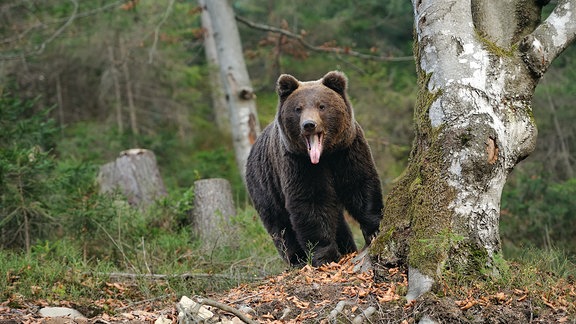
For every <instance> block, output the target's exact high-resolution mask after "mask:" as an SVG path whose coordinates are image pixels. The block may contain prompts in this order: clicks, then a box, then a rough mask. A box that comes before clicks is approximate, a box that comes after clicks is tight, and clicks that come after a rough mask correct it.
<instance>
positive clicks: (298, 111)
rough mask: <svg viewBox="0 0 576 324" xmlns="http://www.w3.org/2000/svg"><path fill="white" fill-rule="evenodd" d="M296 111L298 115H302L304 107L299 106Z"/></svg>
mask: <svg viewBox="0 0 576 324" xmlns="http://www.w3.org/2000/svg"><path fill="white" fill-rule="evenodd" d="M294 110H295V111H296V113H298V114H299V113H301V112H302V107H300V106H298V107H296V108H295V109H294Z"/></svg>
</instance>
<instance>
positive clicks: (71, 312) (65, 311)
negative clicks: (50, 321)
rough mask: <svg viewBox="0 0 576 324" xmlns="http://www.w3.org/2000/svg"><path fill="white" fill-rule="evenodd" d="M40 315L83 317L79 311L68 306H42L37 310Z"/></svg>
mask: <svg viewBox="0 0 576 324" xmlns="http://www.w3.org/2000/svg"><path fill="white" fill-rule="evenodd" d="M38 314H39V315H40V316H42V317H69V318H72V319H78V318H80V319H85V318H86V316H84V315H82V313H80V312H79V311H77V310H75V309H72V308H68V307H44V308H41V309H40V310H39V311H38Z"/></svg>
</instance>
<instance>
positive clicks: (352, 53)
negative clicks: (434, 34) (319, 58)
mask: <svg viewBox="0 0 576 324" xmlns="http://www.w3.org/2000/svg"><path fill="white" fill-rule="evenodd" d="M235 17H236V20H237V21H239V22H241V23H243V24H245V25H246V26H248V27H250V28H254V29H258V30H263V31H267V32H271V33H275V34H280V35H284V36H286V37H289V38H292V39H295V40H297V41H298V42H299V43H300V44H301V45H302V46H304V48H306V49H308V50H310V51H314V52H325V53H335V54H345V55H349V56H354V57H358V58H361V59H365V60H374V61H388V62H401V61H413V60H414V57H413V56H398V57H393V56H378V55H369V54H363V53H359V52H356V51H353V50H351V49H348V48H340V47H327V46H315V45H312V44H310V43H308V42H307V41H305V40H304V37H302V35H298V34H294V33H292V32H290V31H288V30H285V29H281V28H277V27H273V26H268V25H264V24H259V23H255V22H252V21H249V20H247V19H245V18H242V17H240V16H238V15H236V16H235Z"/></svg>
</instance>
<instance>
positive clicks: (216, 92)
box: [198, 0, 230, 134]
mask: <svg viewBox="0 0 576 324" xmlns="http://www.w3.org/2000/svg"><path fill="white" fill-rule="evenodd" d="M198 4H199V5H200V7H201V8H202V15H201V18H202V28H203V29H204V53H205V55H206V62H208V69H209V71H208V74H209V75H208V77H209V81H210V96H211V97H212V110H213V112H214V119H215V120H216V125H217V126H218V129H220V131H221V132H223V133H225V134H230V118H229V117H228V105H227V104H226V96H225V94H224V91H223V90H222V85H223V84H222V78H221V77H220V71H219V69H218V66H219V64H218V51H217V50H216V41H215V40H214V30H213V29H212V21H211V20H210V14H209V13H208V10H207V9H206V0H198Z"/></svg>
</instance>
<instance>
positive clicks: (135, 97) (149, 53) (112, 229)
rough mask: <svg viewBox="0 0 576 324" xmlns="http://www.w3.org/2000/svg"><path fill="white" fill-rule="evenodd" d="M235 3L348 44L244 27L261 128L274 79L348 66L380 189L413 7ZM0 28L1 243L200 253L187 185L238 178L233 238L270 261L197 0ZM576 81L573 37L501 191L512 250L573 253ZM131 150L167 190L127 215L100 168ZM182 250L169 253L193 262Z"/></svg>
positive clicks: (391, 168)
mask: <svg viewBox="0 0 576 324" xmlns="http://www.w3.org/2000/svg"><path fill="white" fill-rule="evenodd" d="M233 7H234V10H235V12H236V14H237V15H238V16H241V17H242V18H244V19H246V20H248V21H252V22H257V23H261V24H266V25H269V26H275V27H278V28H283V29H285V30H288V31H291V32H292V33H294V34H297V35H300V36H302V37H303V38H304V39H305V40H306V42H308V43H310V44H314V45H315V46H317V47H318V48H319V49H331V48H332V49H333V48H340V49H343V53H340V54H336V53H331V52H329V51H322V50H318V51H313V50H310V49H306V48H305V47H304V46H302V44H301V43H299V42H298V41H297V40H295V39H290V38H287V37H285V36H280V35H278V34H275V33H270V32H265V31H262V30H257V29H253V28H250V27H249V26H247V25H246V24H243V23H240V22H239V23H238V25H239V29H240V34H241V38H242V43H243V48H244V53H243V54H244V57H245V60H246V62H247V65H248V71H249V74H250V77H251V81H252V84H253V86H254V89H255V92H256V94H257V109H258V113H259V119H260V120H259V122H260V124H261V125H262V126H265V125H266V124H268V123H269V122H271V121H272V120H273V118H274V114H275V110H276V103H277V98H276V94H275V92H274V86H275V81H276V79H277V78H278V76H279V74H281V73H289V74H292V75H294V76H295V77H296V78H298V79H300V80H315V79H318V78H320V77H321V76H322V75H324V74H325V73H326V72H327V71H330V70H335V69H338V70H341V71H343V72H345V73H346V74H347V76H348V78H349V80H350V89H349V94H350V98H351V100H352V103H353V105H354V107H355V114H356V118H357V119H358V121H359V122H360V124H361V125H362V126H363V127H364V130H365V132H366V135H367V137H368V141H369V143H370V145H371V147H372V150H373V154H374V157H375V160H376V162H377V167H378V170H379V173H380V176H381V178H382V183H383V186H384V192H385V193H386V192H387V191H388V190H389V188H390V186H391V183H392V182H393V181H394V179H395V178H396V177H398V176H399V175H400V174H401V172H402V170H403V169H404V167H405V165H406V163H407V158H408V154H409V151H410V145H411V142H412V138H413V129H412V114H413V105H414V101H415V98H416V72H415V67H414V61H413V60H412V59H411V55H412V43H413V41H412V30H413V27H412V24H413V17H412V8H411V5H410V3H408V2H406V1H400V0H394V1H386V2H382V1H378V0H369V1H362V2H361V3H358V2H353V1H333V0H331V1H327V0H317V1H314V2H309V1H303V0H294V1H290V2H286V1H274V0H237V1H233ZM0 22H1V23H0V117H1V118H0V232H1V233H2V235H1V236H0V237H1V238H0V247H1V248H2V249H5V250H17V251H23V250H26V247H27V246H28V251H27V252H28V253H38V254H40V255H44V254H47V253H51V252H53V251H54V250H55V249H60V248H62V247H61V246H66V247H69V248H70V249H76V250H78V251H81V252H79V253H81V259H82V260H84V262H90V261H91V260H111V262H112V263H123V264H124V263H125V264H127V265H131V266H134V265H135V264H136V259H138V258H142V257H146V256H145V255H144V256H142V255H141V253H140V252H139V251H141V250H144V249H143V247H142V246H143V245H145V244H148V245H147V246H148V248H149V249H151V251H148V254H149V255H150V254H151V252H152V249H157V250H155V251H156V252H157V254H156V258H158V259H160V258H161V256H160V254H161V253H160V252H159V251H164V252H162V253H164V256H165V257H166V258H168V255H172V256H173V255H176V254H178V253H174V251H175V250H176V251H180V252H181V254H182V255H185V256H187V257H188V258H190V255H191V254H190V253H189V252H185V251H186V249H187V248H188V249H194V248H195V247H197V246H199V244H200V243H198V242H194V241H193V240H192V241H191V239H190V235H189V231H188V226H189V225H188V223H189V222H188V217H189V216H188V215H189V213H190V208H191V187H192V186H193V183H194V181H195V180H197V179H203V178H211V177H221V178H226V179H228V180H229V181H230V182H231V183H232V185H233V191H234V195H235V197H236V205H237V209H238V215H239V216H238V218H237V220H236V222H237V224H236V225H237V227H239V228H242V229H243V230H245V231H244V232H242V233H244V234H245V235H248V236H250V237H249V238H246V237H243V238H238V242H237V244H238V245H239V246H242V247H243V248H245V250H246V251H247V252H246V253H247V254H246V255H242V256H238V257H245V258H249V257H251V256H250V253H254V252H253V250H251V249H250V248H246V246H253V247H260V248H262V246H266V248H267V249H268V252H270V251H272V252H270V255H274V252H273V247H272V245H271V242H269V240H268V238H267V237H266V235H265V233H264V232H263V230H262V228H261V226H260V224H259V221H258V218H257V216H256V214H255V212H254V211H253V210H252V209H251V207H250V203H249V201H248V198H247V195H246V190H245V188H244V185H243V183H242V181H241V179H240V176H239V172H238V168H237V166H236V164H235V159H234V156H233V154H234V153H233V152H234V151H233V149H232V140H231V136H230V132H227V131H225V130H224V131H223V130H220V129H218V127H216V123H215V117H214V113H213V110H212V107H211V98H210V93H211V91H218V89H210V83H209V82H208V79H209V76H208V75H209V72H210V69H213V68H214V67H212V66H209V65H208V64H207V63H206V58H205V55H204V50H203V40H202V37H203V30H202V28H201V23H200V11H199V8H198V6H197V3H196V1H191V0H166V1H152V0H140V1H138V0H130V1H111V0H102V1H75V0H72V1H60V0H44V1H19V0H9V1H7V2H3V3H2V4H0ZM348 50H353V51H356V52H360V53H364V54H367V55H371V56H374V59H366V58H359V57H356V56H353V55H347V54H346V53H347V52H348ZM575 79H576V49H575V48H574V45H572V46H571V48H569V49H568V50H567V51H566V52H565V53H564V54H563V55H562V56H561V57H560V58H559V59H557V60H556V61H555V63H554V65H553V67H552V68H551V70H550V71H549V72H547V73H546V76H545V77H544V79H543V81H542V82H541V84H540V85H539V87H538V88H537V90H536V96H535V98H534V104H533V106H534V118H535V119H536V121H537V125H538V128H539V135H538V144H537V147H536V151H535V152H534V153H533V154H532V155H531V156H530V157H529V158H528V159H527V160H526V161H524V162H522V163H521V164H520V165H519V167H518V168H517V169H516V170H514V172H513V174H512V177H511V178H510V179H509V181H508V184H507V186H506V188H505V190H504V194H503V197H502V219H501V236H502V240H503V248H504V253H505V256H506V257H516V256H519V255H521V254H522V253H523V251H526V248H527V247H537V248H542V249H554V250H560V251H564V252H565V253H567V255H569V256H570V257H572V258H574V257H575V256H576V227H575V226H574V222H575V220H576V204H574V202H573V197H574V195H575V194H576V174H575V168H576V153H575V152H576V140H575V135H576V134H575V129H574V126H573V121H574V120H576V110H574V109H573V104H574V102H575V100H576V84H575V83H574V82H573V80H575ZM136 147H140V148H146V149H150V150H152V151H153V152H154V153H155V154H156V158H157V160H158V163H159V166H160V172H161V175H162V177H163V179H164V181H165V183H166V186H167V188H168V191H169V196H168V197H167V198H166V199H165V200H164V201H162V202H160V203H159V204H158V206H156V207H155V208H154V209H152V210H148V211H146V212H141V211H134V210H127V209H121V208H119V207H118V204H117V201H116V200H115V199H114V198H110V197H105V196H102V195H100V194H99V193H98V188H97V185H96V184H95V179H96V176H97V173H98V168H99V166H101V165H103V164H105V163H107V162H110V161H112V160H114V159H115V158H116V157H117V155H118V153H119V152H120V151H123V150H126V149H129V148H136ZM254 233H259V236H257V235H256V234H254ZM255 237H257V238H255ZM144 238H146V242H147V243H144ZM258 239H261V240H262V241H258ZM182 242H184V245H186V244H187V248H186V247H183V246H182V244H181V243H182ZM151 245H154V246H151ZM234 249H235V248H234V247H230V250H232V251H234ZM192 254H193V253H192ZM178 258H179V259H178V260H172V261H173V262H174V263H177V262H182V259H185V258H186V257H182V256H179V257H178ZM114 260H116V261H114ZM117 260H120V261H117ZM197 261H198V260H197V259H194V262H196V263H195V264H198V262H197ZM144 264H145V266H148V263H146V262H144ZM159 264H160V263H159ZM246 267H248V265H246ZM148 270H150V269H148ZM155 270H156V271H161V270H162V269H161V266H160V265H158V268H157V269H155Z"/></svg>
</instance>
